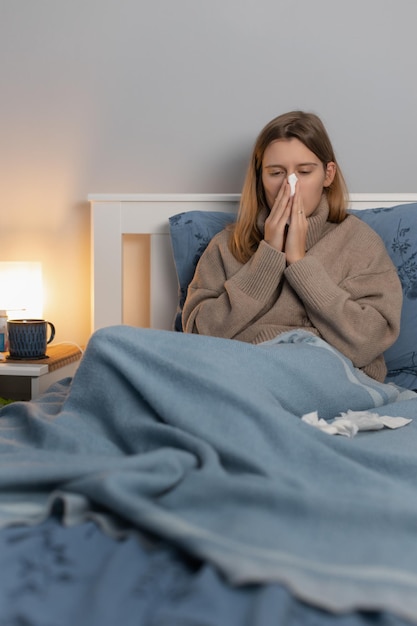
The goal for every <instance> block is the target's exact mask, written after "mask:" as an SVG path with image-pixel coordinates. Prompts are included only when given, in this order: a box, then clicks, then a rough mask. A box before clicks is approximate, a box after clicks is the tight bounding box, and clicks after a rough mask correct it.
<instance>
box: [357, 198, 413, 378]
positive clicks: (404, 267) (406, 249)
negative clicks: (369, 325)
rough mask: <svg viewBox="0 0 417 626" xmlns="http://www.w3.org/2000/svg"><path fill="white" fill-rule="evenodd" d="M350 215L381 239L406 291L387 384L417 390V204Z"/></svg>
mask: <svg viewBox="0 0 417 626" xmlns="http://www.w3.org/2000/svg"><path fill="white" fill-rule="evenodd" d="M350 213H353V214H354V215H356V216H357V217H359V218H360V219H361V220H363V221H364V222H366V223H367V224H369V226H371V228H373V229H374V230H375V231H376V232H377V233H378V235H379V236H380V237H381V239H382V241H383V242H384V244H385V247H386V249H387V252H388V254H389V255H390V257H391V259H392V261H393V263H394V265H395V266H396V268H397V271H398V276H399V278H400V280H401V284H402V288H403V307H402V312H401V330H400V335H399V337H398V339H397V341H396V342H395V343H394V344H393V345H392V346H391V347H390V348H388V350H387V351H386V352H385V354H384V356H385V361H386V364H387V368H388V376H387V380H386V382H394V383H396V384H397V385H400V386H402V387H406V388H408V389H417V203H410V204H399V205H397V206H394V207H389V208H376V209H365V210H363V211H350Z"/></svg>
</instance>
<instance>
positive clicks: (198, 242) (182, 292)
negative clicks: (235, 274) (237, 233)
mask: <svg viewBox="0 0 417 626" xmlns="http://www.w3.org/2000/svg"><path fill="white" fill-rule="evenodd" d="M235 219H236V214H235V213H223V212H221V211H187V213H178V214H177V215H173V216H172V217H170V218H169V229H170V235H171V244H172V251H173V255H174V261H175V267H176V270H177V277H178V306H177V311H176V315H175V320H174V329H175V330H178V331H182V321H181V315H182V307H183V306H184V302H185V298H186V295H187V289H188V285H189V283H190V282H191V279H192V277H193V276H194V272H195V268H196V266H197V263H198V261H199V259H200V257H201V255H202V254H203V252H204V250H205V249H206V247H207V244H208V243H209V241H210V239H212V238H213V237H214V235H216V234H217V233H218V232H220V231H221V230H223V228H224V227H225V226H227V224H230V223H231V222H233V221H234V220H235Z"/></svg>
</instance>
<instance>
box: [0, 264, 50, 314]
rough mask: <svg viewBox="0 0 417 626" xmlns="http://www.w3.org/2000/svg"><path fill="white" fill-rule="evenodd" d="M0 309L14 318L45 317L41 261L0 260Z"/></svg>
mask: <svg viewBox="0 0 417 626" xmlns="http://www.w3.org/2000/svg"><path fill="white" fill-rule="evenodd" d="M0 309H4V310H6V311H7V314H8V316H9V318H14V319H24V318H38V319H41V318H42V317H43V283H42V265H41V263H38V262H20V261H10V262H9V261H7V262H0Z"/></svg>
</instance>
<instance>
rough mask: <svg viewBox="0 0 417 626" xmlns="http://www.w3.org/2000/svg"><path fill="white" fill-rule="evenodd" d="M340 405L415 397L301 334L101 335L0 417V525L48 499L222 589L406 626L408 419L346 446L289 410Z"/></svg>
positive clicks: (415, 604)
mask: <svg viewBox="0 0 417 626" xmlns="http://www.w3.org/2000/svg"><path fill="white" fill-rule="evenodd" d="M407 397H409V398H410V399H404V398H407ZM348 409H351V410H368V409H371V410H372V412H374V413H378V414H380V415H391V416H402V417H407V418H416V417H417V399H416V397H415V396H413V394H409V396H407V395H405V396H404V395H403V394H402V393H401V392H400V390H398V388H396V387H394V386H391V385H383V384H380V383H376V382H375V381H372V380H371V379H369V378H368V377H366V376H364V375H363V374H361V373H360V372H359V371H358V370H355V368H353V367H352V365H351V363H350V362H349V361H348V360H347V359H345V358H344V357H343V356H342V355H340V353H338V352H337V351H335V350H333V349H330V348H329V346H328V345H327V344H325V343H324V342H322V341H321V340H316V339H315V338H313V337H312V336H311V335H306V334H300V333H293V334H291V335H290V336H285V337H281V338H280V340H279V342H269V343H267V344H263V345H261V346H252V345H248V344H244V343H240V342H235V341H230V340H223V339H217V338H211V337H201V336H194V335H191V336H190V335H182V334H177V333H171V332H167V331H150V330H143V329H142V330H140V329H133V328H129V327H126V326H122V327H114V328H109V329H104V330H101V331H98V332H97V333H95V335H93V337H92V339H91V341H90V343H89V345H88V348H87V350H86V352H85V355H84V357H83V360H82V362H81V364H80V367H79V369H78V371H77V374H76V376H75V377H74V380H73V381H72V382H71V381H69V380H66V381H62V382H61V383H60V384H59V385H57V386H55V387H54V388H52V389H51V390H50V392H48V393H47V394H46V395H45V396H44V397H43V398H41V399H40V400H39V401H34V402H30V403H16V404H12V405H8V406H6V407H5V408H4V409H3V410H2V412H1V419H0V428H1V430H0V451H1V456H0V521H1V523H2V524H3V525H8V524H10V523H12V522H16V521H19V522H25V523H37V522H39V521H40V520H42V519H44V518H45V517H46V516H47V515H48V513H49V512H50V511H51V510H52V508H53V507H54V506H56V505H57V504H58V503H60V504H61V505H62V506H63V509H64V515H65V518H66V520H67V521H68V522H69V523H76V522H81V521H84V520H85V519H88V518H89V517H92V516H93V517H95V518H96V519H99V520H100V522H101V523H102V524H103V525H104V527H105V528H106V529H107V530H108V531H109V532H111V533H114V534H117V533H120V532H126V529H128V528H131V527H132V528H139V529H141V530H145V531H149V532H151V533H152V534H154V535H157V536H159V537H162V538H164V539H166V540H167V541H168V542H170V543H172V544H174V545H176V546H179V547H181V548H182V549H184V550H185V551H187V552H188V553H189V554H191V555H193V556H196V557H198V558H201V559H203V560H205V561H207V562H209V563H211V564H213V565H214V566H215V567H216V568H217V569H218V570H219V571H220V572H221V573H222V574H223V575H224V576H225V577H226V578H227V579H228V580H229V581H230V582H231V583H233V584H236V585H242V584H248V583H262V582H274V581H275V582H280V583H283V584H284V585H286V586H287V587H288V588H289V589H291V590H292V592H293V593H294V594H295V595H296V597H298V598H300V599H302V600H304V601H306V602H310V603H312V604H313V605H315V606H319V607H322V608H323V609H326V610H329V611H348V610H355V609H358V608H359V609H364V608H366V609H381V610H388V611H391V612H393V613H396V614H398V615H400V616H403V617H404V618H407V619H410V620H414V621H416V622H417V542H416V540H415V539H416V528H417V487H416V481H415V476H416V471H417V454H416V449H417V419H414V420H413V421H412V422H411V423H410V424H409V425H407V426H405V427H404V428H400V429H398V430H395V431H391V430H388V429H384V430H382V431H377V432H371V433H359V434H358V435H357V436H356V437H355V438H353V439H347V438H344V437H335V436H329V435H327V434H326V433H322V432H320V431H318V430H316V429H314V428H312V427H311V426H309V425H308V424H305V423H303V422H302V421H301V420H300V417H301V416H302V415H303V414H305V413H307V412H311V411H317V412H318V414H319V416H320V417H321V418H324V419H327V420H329V419H332V418H333V417H335V416H336V415H338V414H340V413H341V412H345V411H347V410H348Z"/></svg>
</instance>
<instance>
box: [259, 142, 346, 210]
mask: <svg viewBox="0 0 417 626" xmlns="http://www.w3.org/2000/svg"><path fill="white" fill-rule="evenodd" d="M292 173H294V174H295V175H296V176H297V178H298V181H297V188H298V192H299V193H300V194H301V198H302V201H303V207H304V212H305V214H306V216H307V217H308V216H309V215H311V214H312V213H313V212H314V211H315V210H316V208H317V206H318V205H319V202H320V199H321V196H322V193H323V187H328V186H329V185H330V184H331V183H332V181H333V179H334V176H335V173H336V165H335V163H333V162H332V161H331V162H330V163H327V165H326V166H324V165H323V163H322V162H321V161H320V159H319V158H318V157H317V156H316V155H315V154H314V152H311V150H309V149H308V148H307V147H306V146H305V145H304V144H303V143H302V142H301V141H300V140H299V139H295V138H292V139H277V140H276V141H272V142H271V143H270V144H269V146H268V147H267V149H266V150H265V153H264V158H263V160H262V183H263V186H264V190H265V196H266V200H267V202H268V206H269V208H270V209H271V208H272V205H273V204H274V202H275V198H276V197H277V194H278V191H279V189H280V188H281V185H282V184H283V183H284V182H286V181H287V179H288V176H289V175H290V174H292Z"/></svg>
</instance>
